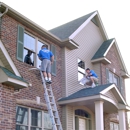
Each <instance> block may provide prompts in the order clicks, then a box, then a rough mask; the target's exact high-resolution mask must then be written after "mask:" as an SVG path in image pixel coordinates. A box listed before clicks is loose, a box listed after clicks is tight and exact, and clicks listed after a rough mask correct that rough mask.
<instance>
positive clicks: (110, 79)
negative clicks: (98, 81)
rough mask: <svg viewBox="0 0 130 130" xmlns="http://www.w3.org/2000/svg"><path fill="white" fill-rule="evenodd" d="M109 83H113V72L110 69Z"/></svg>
mask: <svg viewBox="0 0 130 130" xmlns="http://www.w3.org/2000/svg"><path fill="white" fill-rule="evenodd" d="M109 83H113V74H112V73H111V72H110V71H109Z"/></svg>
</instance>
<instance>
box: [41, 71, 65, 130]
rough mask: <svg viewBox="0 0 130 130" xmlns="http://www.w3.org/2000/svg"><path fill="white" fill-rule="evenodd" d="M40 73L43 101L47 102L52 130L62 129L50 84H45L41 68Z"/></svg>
mask: <svg viewBox="0 0 130 130" xmlns="http://www.w3.org/2000/svg"><path fill="white" fill-rule="evenodd" d="M40 74H41V78H42V84H43V88H44V91H45V93H44V97H45V101H46V104H47V109H48V113H49V115H50V118H51V121H52V126H53V130H63V129H62V125H61V122H60V118H59V114H58V110H57V106H56V102H55V98H54V95H53V91H52V87H51V84H50V85H48V86H47V85H46V82H45V79H44V77H43V73H42V71H41V70H40Z"/></svg>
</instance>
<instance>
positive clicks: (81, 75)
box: [78, 72, 84, 81]
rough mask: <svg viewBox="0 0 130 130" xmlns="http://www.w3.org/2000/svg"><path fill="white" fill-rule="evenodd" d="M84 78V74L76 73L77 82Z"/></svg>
mask: <svg viewBox="0 0 130 130" xmlns="http://www.w3.org/2000/svg"><path fill="white" fill-rule="evenodd" d="M83 77H84V74H82V73H80V72H78V81H79V80H81V79H82V78H83Z"/></svg>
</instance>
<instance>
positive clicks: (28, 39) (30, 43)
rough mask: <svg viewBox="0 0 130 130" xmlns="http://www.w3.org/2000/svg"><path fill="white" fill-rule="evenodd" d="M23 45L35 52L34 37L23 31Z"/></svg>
mask: <svg viewBox="0 0 130 130" xmlns="http://www.w3.org/2000/svg"><path fill="white" fill-rule="evenodd" d="M24 47H26V48H28V49H29V50H33V51H34V52H35V38H33V37H32V36H30V35H28V34H26V33H24Z"/></svg>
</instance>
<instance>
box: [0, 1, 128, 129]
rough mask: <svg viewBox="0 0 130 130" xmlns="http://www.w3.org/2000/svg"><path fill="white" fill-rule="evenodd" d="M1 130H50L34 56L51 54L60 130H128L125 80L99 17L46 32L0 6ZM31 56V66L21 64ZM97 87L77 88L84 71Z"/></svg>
mask: <svg viewBox="0 0 130 130" xmlns="http://www.w3.org/2000/svg"><path fill="white" fill-rule="evenodd" d="M0 5H1V6H0V12H1V13H0V16H1V17H0V130H7V129H8V130H42V129H47V130H51V129H52V125H51V120H50V117H49V115H48V113H47V107H46V102H45V100H44V90H43V86H42V80H41V77H40V73H39V71H38V70H31V68H34V67H36V68H38V67H39V65H40V61H39V59H38V57H37V53H38V51H39V50H40V48H41V46H42V45H43V44H46V45H47V46H48V48H49V49H50V50H51V51H52V52H53V53H54V56H55V60H54V64H53V66H52V81H53V83H52V89H53V93H54V96H55V99H56V102H57V107H58V111H59V115H60V118H61V122H62V127H63V130H110V129H111V130H115V129H117V130H119V128H120V130H127V129H128V122H127V115H126V112H127V111H129V110H130V107H129V106H128V104H127V102H126V99H125V79H126V78H129V74H128V72H127V69H126V67H125V64H124V62H123V59H122V56H121V53H120V50H119V48H118V45H117V42H116V39H115V38H112V39H109V38H108V36H107V33H106V31H105V29H104V26H103V23H102V21H101V18H100V16H99V13H98V11H94V12H92V13H90V14H88V15H85V16H83V17H80V18H78V19H75V20H73V21H71V22H68V23H66V24H64V25H61V26H59V27H56V28H54V29H52V30H49V31H47V30H45V29H43V28H42V27H40V26H39V25H37V24H36V23H34V22H32V21H31V20H29V19H28V18H26V17H24V16H23V15H22V14H20V13H18V12H17V11H15V10H13V9H12V8H11V7H9V6H7V5H6V4H4V3H0ZM28 51H31V52H32V55H31V59H32V63H33V65H30V64H27V63H25V62H24V58H25V56H26V55H27V53H28ZM87 67H89V68H91V69H93V70H94V71H95V72H96V73H97V74H98V78H99V85H98V86H97V87H95V88H86V87H85V86H83V85H81V84H79V82H78V81H79V80H80V79H81V78H82V77H83V76H84V75H85V68H87Z"/></svg>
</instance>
